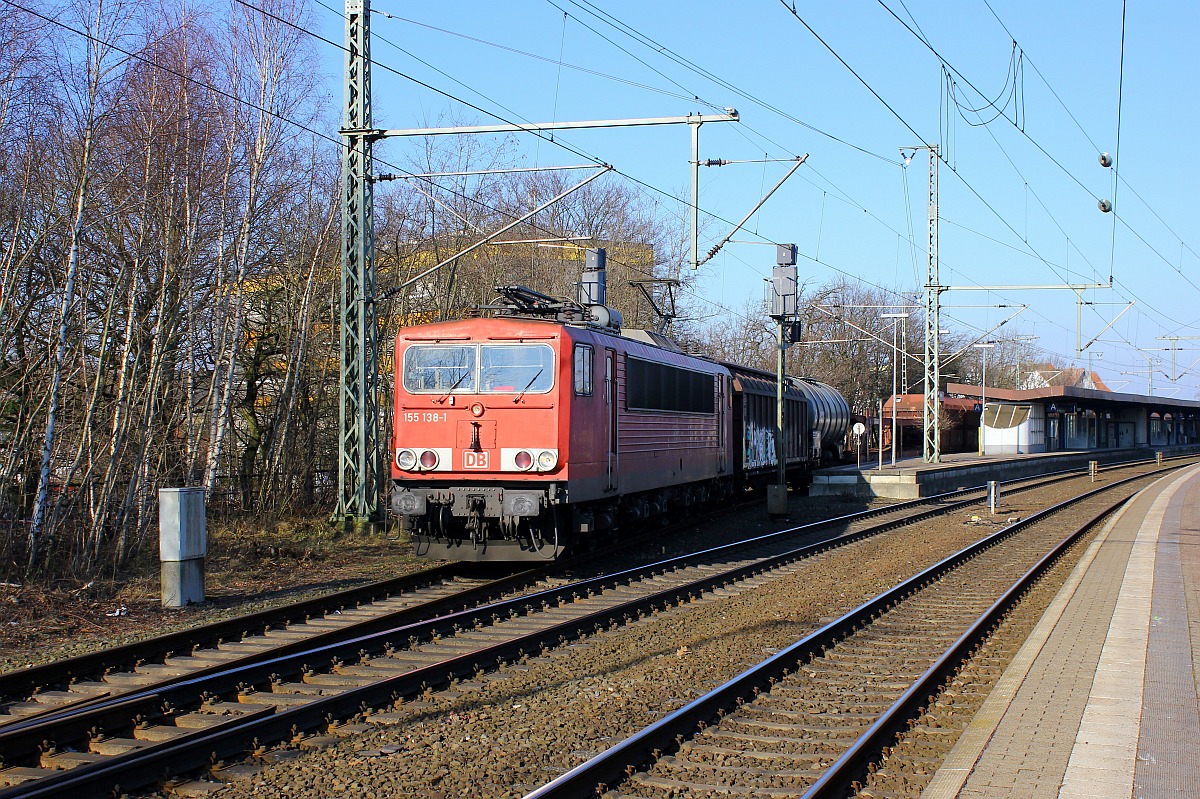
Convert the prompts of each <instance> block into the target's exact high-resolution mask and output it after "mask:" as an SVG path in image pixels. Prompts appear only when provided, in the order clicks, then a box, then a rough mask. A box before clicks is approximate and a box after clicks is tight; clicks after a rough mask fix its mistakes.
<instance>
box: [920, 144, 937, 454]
mask: <svg viewBox="0 0 1200 799" xmlns="http://www.w3.org/2000/svg"><path fill="white" fill-rule="evenodd" d="M927 149H928V150H929V238H928V242H927V249H928V253H929V257H928V261H927V262H926V269H925V412H924V429H925V434H924V438H925V442H924V446H923V447H922V453H921V457H922V459H923V460H924V461H925V462H926V463H940V462H941V460H942V426H941V420H940V419H939V418H938V417H939V415H940V414H939V413H938V411H940V410H941V407H940V406H941V402H940V399H941V398H940V397H939V396H938V389H939V388H940V386H941V352H940V350H939V346H938V338H939V336H938V327H939V325H940V321H941V320H940V316H941V312H940V307H939V305H940V303H941V291H942V287H941V286H940V285H939V283H938V166H937V164H938V146H937V145H936V144H931V145H928V147H927Z"/></svg>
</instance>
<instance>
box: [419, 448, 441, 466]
mask: <svg viewBox="0 0 1200 799" xmlns="http://www.w3.org/2000/svg"><path fill="white" fill-rule="evenodd" d="M437 465H438V456H437V453H436V452H434V451H433V450H431V449H427V450H425V451H424V452H422V453H421V468H422V469H436V468H437Z"/></svg>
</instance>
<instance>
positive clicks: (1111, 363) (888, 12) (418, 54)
mask: <svg viewBox="0 0 1200 799" xmlns="http://www.w3.org/2000/svg"><path fill="white" fill-rule="evenodd" d="M989 3H990V7H989ZM373 8H374V9H375V10H376V11H377V12H386V13H387V14H391V15H392V18H388V17H386V16H384V15H383V14H382V13H376V14H375V15H374V17H373V22H372V24H373V32H374V34H375V38H374V40H373V45H372V46H373V48H374V51H373V55H374V57H375V60H376V61H377V62H379V63H380V64H384V65H387V66H388V67H392V68H394V69H395V70H397V71H399V72H402V73H404V74H406V75H408V76H411V77H413V78H417V79H419V80H421V81H424V82H426V83H428V84H430V85H432V86H434V87H436V88H438V89H441V90H443V91H444V92H446V93H448V94H451V95H454V96H455V97H458V98H461V99H464V100H467V101H469V102H470V103H472V104H474V105H476V106H478V107H480V108H482V109H484V110H486V111H487V112H491V113H494V114H495V115H496V116H498V117H501V118H503V119H505V120H507V121H517V122H530V121H534V122H541V121H547V120H551V119H557V120H584V119H607V118H625V117H645V116H674V115H683V114H688V113H694V112H710V113H711V112H712V106H716V107H724V106H730V107H736V108H737V109H738V110H739V112H740V113H741V117H742V122H741V123H728V124H711V125H705V126H704V127H703V128H702V130H701V147H700V149H701V158H702V159H703V158H724V159H759V158H763V157H764V156H769V157H772V158H786V157H790V156H795V155H800V154H805V153H807V154H808V155H809V161H808V163H807V164H806V165H805V166H803V167H801V168H800V170H799V171H798V172H797V173H796V175H795V176H793V178H792V179H791V180H790V181H789V182H788V183H787V184H785V185H784V187H783V188H781V189H780V190H779V192H778V193H777V194H776V195H775V196H774V197H773V198H772V199H771V201H770V202H769V203H768V204H767V205H766V206H765V207H764V209H763V210H762V211H761V212H760V213H759V214H758V215H757V216H756V217H755V218H754V219H753V220H751V222H750V223H749V225H748V229H749V232H748V233H745V234H739V235H738V236H737V238H738V239H759V240H769V241H779V242H795V243H796V244H797V245H798V247H799V251H800V254H801V256H802V257H801V260H800V274H801V278H802V279H807V280H810V281H812V282H814V283H817V284H819V283H823V282H826V281H828V280H830V279H833V278H835V277H837V276H839V275H842V274H845V275H850V276H853V277H854V278H856V279H861V280H864V281H867V282H870V283H874V284H878V285H883V286H888V287H897V286H899V287H903V288H910V287H913V286H917V285H919V284H921V283H923V282H924V270H925V255H924V252H923V250H921V249H920V248H921V247H923V245H924V240H925V215H926V176H927V167H926V162H925V160H924V155H923V154H918V155H917V157H916V158H914V159H913V161H912V164H911V165H910V166H909V167H908V168H907V170H906V169H905V168H904V167H903V166H902V162H901V158H900V152H899V148H900V147H901V146H904V145H913V144H918V143H920V142H922V141H923V142H927V143H933V142H937V143H939V145H940V146H941V148H942V153H943V155H944V156H945V157H946V161H947V163H943V164H942V165H941V170H940V175H941V180H940V202H941V208H940V217H941V220H942V221H941V226H940V227H941V237H940V255H941V264H942V265H941V282H942V283H943V284H948V285H953V286H966V285H976V286H978V285H1004V286H1011V285H1060V284H1064V283H1068V282H1069V283H1107V282H1108V278H1109V275H1110V273H1111V274H1112V276H1113V278H1114V287H1113V288H1112V289H1111V290H1110V289H1102V290H1089V291H1088V292H1086V294H1085V299H1086V300H1088V301H1089V302H1090V303H1091V304H1089V305H1087V306H1085V307H1084V309H1083V329H1082V340H1083V341H1084V342H1087V341H1089V340H1090V339H1092V338H1093V337H1094V336H1097V334H1099V341H1098V342H1097V343H1095V344H1093V345H1092V348H1091V349H1092V351H1093V352H1102V353H1103V357H1102V358H1101V359H1099V360H1096V361H1095V362H1094V365H1095V367H1096V370H1097V371H1098V372H1100V374H1101V375H1102V377H1104V379H1105V380H1106V381H1107V382H1108V383H1109V385H1110V386H1113V387H1114V388H1118V387H1119V388H1120V390H1123V391H1133V392H1139V393H1143V392H1144V391H1145V389H1146V377H1145V373H1146V363H1147V356H1150V357H1157V358H1159V359H1161V361H1160V362H1159V363H1158V364H1157V366H1156V374H1155V379H1154V390H1155V393H1156V394H1167V395H1170V396H1176V397H1180V398H1189V399H1191V398H1196V397H1197V396H1198V387H1200V365H1196V366H1195V367H1194V368H1193V369H1192V370H1191V371H1190V372H1186V373H1185V374H1184V375H1183V376H1182V377H1180V378H1179V379H1178V380H1177V381H1174V382H1173V381H1171V380H1169V379H1168V378H1169V377H1171V376H1174V375H1173V374H1172V364H1171V353H1170V352H1168V351H1165V350H1163V349H1162V348H1165V347H1168V346H1170V342H1169V341H1163V340H1159V339H1158V337H1159V336H1200V258H1198V256H1197V252H1198V251H1200V235H1197V227H1196V225H1195V223H1194V221H1193V218H1194V212H1192V211H1191V210H1190V209H1189V200H1191V199H1192V198H1193V196H1194V193H1193V192H1191V191H1189V190H1191V189H1193V187H1195V186H1196V185H1197V184H1198V183H1200V180H1198V178H1200V174H1198V173H1200V167H1197V158H1196V157H1195V155H1194V148H1193V147H1192V139H1193V138H1194V132H1195V131H1196V130H1197V129H1198V128H1200V124H1198V123H1200V120H1198V119H1197V111H1196V99H1197V85H1198V84H1200V57H1198V56H1197V48H1196V45H1195V42H1196V41H1197V38H1198V34H1200V3H1195V2H1160V3H1138V4H1130V8H1129V9H1128V11H1127V12H1126V16H1125V26H1124V69H1123V75H1122V70H1121V68H1120V64H1121V56H1122V5H1121V3H1119V2H1114V1H1113V0H1101V1H1100V2H1075V1H1074V0H1071V1H1070V2H1055V3H1046V2H1041V3H1035V2H1025V0H1009V1H1008V2H1000V1H999V0H987V2H985V1H984V0H960V2H955V3H935V2H927V1H926V0H903V2H902V0H882V2H879V0H873V1H872V2H868V0H847V1H846V2H836V3H813V2H805V3H797V5H796V7H795V11H796V15H793V13H792V10H791V6H790V3H789V5H787V6H785V5H784V4H782V3H781V2H779V0H744V2H740V3H717V2H707V1H703V0H701V1H699V2H686V3H685V2H678V1H677V0H670V1H663V2H652V3H645V2H643V3H635V2H627V1H626V0H620V1H619V2H618V1H617V0H592V4H589V3H588V2H585V0H514V2H510V3H505V4H497V3H483V2H471V1H470V0H468V1H467V2H459V3H438V4H432V3H421V4H415V3H399V2H395V0H374V1H373ZM332 9H334V10H335V11H337V12H339V13H340V10H341V9H340V6H339V5H337V4H336V3H334V4H333V5H332ZM992 9H994V10H995V13H993V11H992ZM316 12H317V19H318V24H319V25H320V26H321V32H322V33H324V34H325V35H326V36H328V37H329V38H333V39H335V40H340V38H341V21H340V18H339V16H337V15H336V14H335V13H334V11H330V10H327V9H325V8H323V7H321V6H320V5H318V6H316ZM564 12H565V18H564ZM893 12H894V14H893ZM797 15H798V17H799V19H798V18H797ZM997 15H998V16H997ZM897 17H898V18H899V19H897ZM801 20H803V22H802V21H801ZM900 20H902V21H903V22H905V23H907V26H908V28H911V29H912V32H910V30H909V29H908V28H906V27H905V25H904V24H902V23H901V21H900ZM803 23H807V25H808V26H810V27H811V28H812V31H814V32H815V34H816V35H814V33H813V32H810V31H809V30H808V29H807V28H806V27H805V24H803ZM436 29H441V30H436ZM1006 29H1007V30H1006ZM914 32H915V34H916V35H914ZM631 33H632V34H634V35H630V34H631ZM455 34H457V35H455ZM638 36H640V37H644V38H642V39H641V40H639V39H638V38H637V37H638ZM818 36H819V37H820V39H822V40H824V43H825V44H822V42H821V41H820V40H818V38H817V37H818ZM463 37H473V38H474V39H477V40H482V41H472V40H471V39H468V38H463ZM918 37H923V38H924V39H925V41H926V42H927V43H928V45H929V46H927V45H926V44H925V43H923V42H922V41H921V39H920V38H918ZM1014 39H1015V40H1016V46H1015V47H1014V42H1013V40H1014ZM483 42H488V43H491V44H485V43H483ZM648 43H649V46H648ZM495 45H500V46H502V47H503V48H511V50H519V51H523V52H525V53H530V54H533V55H535V56H539V57H540V59H539V58H533V57H530V56H527V55H521V54H518V53H515V52H511V51H510V50H505V49H502V48H501V47H497V46H495ZM826 45H827V46H826ZM932 50H936V51H937V54H935V53H934V52H932ZM323 52H325V55H326V59H327V60H326V62H325V63H326V64H327V67H328V81H329V91H330V94H331V95H333V96H334V97H340V91H341V89H340V82H341V74H340V73H341V63H340V60H339V59H340V54H339V53H338V52H337V51H334V50H332V48H329V47H325V51H323ZM560 53H561V60H562V61H563V62H564V64H565V65H570V66H563V67H562V68H560V67H559V65H558V61H559V58H560ZM682 59H686V60H687V61H688V62H690V63H691V65H694V67H693V66H689V65H682V64H680V63H678V61H679V60H682ZM942 59H944V61H943V60H942ZM422 62H425V63H422ZM842 62H845V63H842ZM943 65H945V67H947V68H950V69H952V70H953V73H952V74H953V79H954V81H955V88H954V90H953V94H954V96H955V97H956V98H957V107H956V104H955V103H954V102H952V101H951V99H950V95H951V90H950V89H949V88H948V86H947V83H946V80H945V78H944V72H943ZM575 67H578V68H579V69H576V68H575ZM584 70H590V72H587V71H584ZM704 72H707V73H708V74H703V73H704ZM593 73H603V74H602V75H597V74H593ZM855 73H857V76H858V77H856V75H855ZM714 78H715V79H714ZM860 78H861V80H860ZM374 81H375V84H374V88H375V91H374V113H375V120H374V121H375V124H376V125H377V126H378V127H385V128H403V127H415V126H420V125H423V124H429V123H433V122H436V121H437V120H438V119H439V118H444V117H447V116H452V117H454V118H456V119H458V120H459V121H462V122H468V123H475V122H478V123H486V122H493V121H495V119H494V118H493V117H490V116H488V114H485V113H481V112H480V111H478V110H474V109H471V108H468V107H467V106H465V105H462V104H461V103H458V102H456V101H455V100H452V99H448V98H447V97H446V96H444V95H442V94H439V93H437V92H434V91H431V90H430V89H428V88H424V87H421V86H419V85H417V84H415V83H414V82H412V81H409V80H405V79H403V78H400V77H397V76H396V75H394V74H392V73H389V72H388V71H387V70H385V69H383V68H381V67H378V66H377V67H376V68H375V71H374ZM864 84H865V85H864ZM1014 84H1015V86H1016V88H1015V89H1014V88H1013V86H1014ZM980 93H982V94H980ZM1119 93H1120V95H1121V103H1120V117H1121V119H1120V141H1119V151H1118V141H1117V131H1118V95H1119ZM876 94H877V95H878V97H877V96H875V95H876ZM746 95H751V96H752V97H753V98H755V99H750V98H748V97H747V96H746ZM984 96H986V99H984ZM998 97H999V98H1002V99H1000V100H999V101H998V102H996V103H995V106H994V107H988V106H987V104H988V102H989V101H992V100H995V99H996V98H998ZM694 98H699V100H696V99H694ZM756 100H758V101H761V102H756ZM766 106H770V107H766ZM958 108H962V109H963V110H962V113H960V112H959V110H957V109H958ZM971 108H977V109H978V108H982V109H983V110H982V111H979V112H976V113H972V112H971V111H970V109H971ZM789 117H790V118H789ZM987 120H991V121H990V122H987V124H980V123H982V122H986V121H987ZM1014 123H1016V124H1014ZM556 138H557V139H558V141H560V142H562V143H564V144H566V145H568V147H570V148H571V149H574V150H577V151H581V152H583V153H586V154H588V155H590V156H594V157H597V158H599V159H602V160H604V161H605V162H607V163H610V164H612V165H614V166H615V167H616V168H617V169H618V170H620V172H622V173H624V174H625V175H627V176H629V177H628V179H629V180H630V185H631V186H637V187H638V190H639V191H642V192H644V193H645V196H646V198H647V200H648V201H651V202H659V203H662V204H664V207H670V208H672V209H673V212H674V213H680V214H682V213H683V212H684V208H683V207H681V206H680V205H679V204H678V203H676V202H675V201H673V200H672V199H670V195H684V193H685V192H686V189H687V186H688V180H689V172H688V165H687V160H688V157H689V152H688V150H689V134H688V130H687V128H686V127H685V126H680V127H672V128H627V129H616V130H601V131H578V132H574V131H573V132H570V133H564V134H560V135H559V136H557V137H556ZM405 146H406V145H405V144H403V143H399V142H389V143H384V144H382V145H380V146H379V148H378V149H377V154H378V155H379V156H380V157H381V158H384V159H389V160H401V159H403V157H404V149H403V148H404V147H405ZM518 147H519V148H520V153H521V155H522V156H523V157H524V159H525V161H526V163H528V164H531V165H532V164H538V165H549V164H568V163H580V162H581V161H582V160H583V159H581V158H580V157H579V156H578V155H576V154H575V153H573V152H570V151H568V150H567V149H564V148H560V147H558V146H556V145H553V144H550V143H548V142H545V141H539V140H538V139H536V138H534V137H532V136H526V137H522V138H521V139H520V140H519V143H518ZM1099 152H1109V153H1112V154H1114V155H1119V162H1118V164H1117V167H1118V169H1119V178H1120V179H1119V180H1118V181H1114V175H1113V171H1112V170H1110V169H1105V168H1103V167H1101V166H1100V164H1099V163H1098V161H1097V156H1098V154H1099ZM786 168H787V165H786V164H767V165H762V164H752V165H730V166H726V167H722V168H720V169H705V170H702V171H701V194H700V196H701V199H700V205H701V208H702V209H703V211H704V212H705V213H706V214H712V215H715V218H710V220H709V222H708V224H707V227H706V232H705V234H704V235H703V236H702V239H701V242H700V246H701V250H702V251H704V250H707V248H708V247H709V246H711V245H712V244H713V243H714V242H715V240H716V239H718V238H720V237H721V236H723V235H724V233H725V232H726V231H727V229H728V227H729V225H728V223H727V222H726V221H722V220H732V221H736V220H737V219H740V218H741V216H742V215H743V214H744V213H745V212H746V211H748V210H749V209H750V207H751V206H752V205H753V204H754V202H755V201H756V200H757V199H758V198H759V196H760V194H761V192H762V191H763V189H764V188H769V187H770V186H771V185H773V184H774V183H775V181H776V180H778V178H779V177H781V176H782V174H783V173H784V171H785V170H786ZM635 181H638V182H640V184H647V185H648V186H650V187H653V188H646V187H645V186H642V185H640V184H639V183H638V182H635ZM1114 191H1115V211H1116V213H1115V214H1104V213H1101V212H1100V211H1099V210H1098V209H1097V200H1098V199H1100V198H1107V199H1109V200H1113V198H1114ZM1114 223H1115V230H1114ZM910 233H911V235H912V236H913V237H914V239H915V241H916V242H917V246H918V249H917V250H916V251H914V250H912V248H910V246H909V244H908V238H909V236H910ZM773 260H774V251H773V250H772V249H770V248H767V247H757V246H750V245H740V244H731V245H729V246H728V247H727V248H726V249H725V250H724V251H723V252H722V254H720V255H718V256H717V257H716V258H715V259H714V260H713V261H712V262H710V264H709V265H707V266H706V267H704V275H703V278H702V280H701V281H700V282H699V284H698V286H697V289H696V290H697V291H698V292H700V293H701V294H702V295H703V296H704V298H705V301H706V302H708V303H710V304H711V307H712V308H713V309H714V310H716V309H719V308H721V307H724V308H729V309H734V310H735V311H736V310H737V309H740V308H742V307H743V305H744V303H745V302H746V301H747V299H750V298H759V297H761V296H762V279H763V277H765V276H767V275H769V274H770V268H771V266H772V263H773ZM1130 301H1133V302H1134V303H1135V304H1134V306H1133V308H1132V309H1131V310H1128V311H1127V312H1125V313H1124V314H1123V315H1122V316H1121V317H1120V318H1119V319H1118V320H1117V321H1116V323H1115V324H1113V325H1112V327H1111V328H1110V329H1109V330H1107V331H1105V332H1103V333H1101V330H1102V329H1103V328H1104V327H1105V326H1106V325H1108V324H1109V322H1110V321H1111V320H1112V319H1113V318H1114V317H1116V316H1117V315H1118V314H1119V313H1121V311H1122V310H1123V309H1124V308H1125V306H1126V304H1127V303H1129V302H1130ZM943 304H944V305H946V306H966V305H971V306H997V305H1008V306H1013V305H1017V304H1028V305H1029V308H1028V310H1026V311H1024V312H1023V313H1021V314H1020V315H1019V316H1017V317H1016V318H1015V319H1014V320H1013V321H1012V322H1010V323H1009V324H1008V325H1006V326H1005V327H1004V328H1003V330H1002V331H1001V335H1004V336H1012V335H1017V334H1022V335H1036V336H1038V340H1037V341H1036V345H1035V346H1037V347H1039V348H1041V349H1042V350H1044V351H1045V352H1047V353H1051V354H1054V355H1056V356H1058V357H1060V358H1064V359H1067V360H1068V361H1072V360H1074V359H1075V358H1074V356H1075V346H1076V336H1077V330H1076V324H1075V316H1076V306H1075V295H1074V293H1073V292H1071V291H1061V290H1057V291H1022V290H1015V289H1006V290H1003V291H997V292H980V291H951V292H948V293H946V294H944V295H943ZM1012 313H1013V308H1012V307H1007V308H999V307H972V308H966V307H951V308H948V309H947V310H946V314H947V315H948V316H949V317H950V320H949V321H948V322H946V323H944V325H946V326H953V327H956V328H958V329H962V330H972V329H978V330H981V331H982V330H987V329H988V328H989V327H991V326H992V325H995V324H996V323H997V322H999V321H1000V320H1002V319H1004V318H1006V317H1008V316H1009V315H1011V314H1012ZM885 327H887V325H886V324H885V323H883V322H881V325H880V328H881V331H882V330H883V329H884V328H885ZM1178 347H1179V351H1178V353H1177V355H1176V365H1175V371H1176V373H1178V372H1183V371H1184V370H1186V369H1187V368H1188V367H1189V366H1191V365H1192V364H1193V363H1195V362H1196V361H1197V360H1198V359H1200V340H1198V341H1186V340H1185V341H1179V342H1178ZM1078 362H1079V363H1081V364H1082V363H1086V356H1085V357H1084V358H1082V359H1080V360H1079V361H1078ZM1123 372H1136V373H1137V374H1122V373H1123Z"/></svg>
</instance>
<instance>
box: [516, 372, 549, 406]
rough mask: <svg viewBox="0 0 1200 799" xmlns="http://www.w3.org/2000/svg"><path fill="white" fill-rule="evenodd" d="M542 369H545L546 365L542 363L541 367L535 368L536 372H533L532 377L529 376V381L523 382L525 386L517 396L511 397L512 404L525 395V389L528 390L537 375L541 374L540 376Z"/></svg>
mask: <svg viewBox="0 0 1200 799" xmlns="http://www.w3.org/2000/svg"><path fill="white" fill-rule="evenodd" d="M544 371H546V367H545V366H544V365H543V366H542V368H541V369H538V370H537V374H535V375H534V376H533V377H531V378H529V382H528V383H526V384H525V388H523V389H521V393H520V394H518V395H517V396H515V397H513V404H514V405H516V404H517V403H518V402H520V401H521V397H523V396H525V392H526V391H528V390H529V387H530V386H532V385H533V384H534V382H535V381H536V380H537V379H538V378H539V377H541V376H542V372H544Z"/></svg>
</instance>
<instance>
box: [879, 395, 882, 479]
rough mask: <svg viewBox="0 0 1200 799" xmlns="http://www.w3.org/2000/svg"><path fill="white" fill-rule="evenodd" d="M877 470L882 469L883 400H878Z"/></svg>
mask: <svg viewBox="0 0 1200 799" xmlns="http://www.w3.org/2000/svg"><path fill="white" fill-rule="evenodd" d="M879 471H881V472H882V471H883V400H880V401H879Z"/></svg>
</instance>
